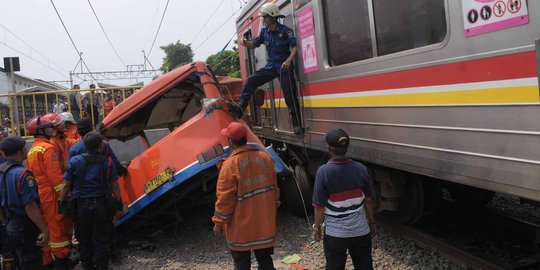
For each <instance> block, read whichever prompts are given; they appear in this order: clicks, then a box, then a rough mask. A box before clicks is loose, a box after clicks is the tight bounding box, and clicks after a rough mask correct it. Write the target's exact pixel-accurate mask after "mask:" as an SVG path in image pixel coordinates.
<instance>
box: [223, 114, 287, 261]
mask: <svg viewBox="0 0 540 270" xmlns="http://www.w3.org/2000/svg"><path fill="white" fill-rule="evenodd" d="M221 134H222V135H224V136H227V138H228V139H229V146H230V147H231V148H232V153H231V154H230V155H229V157H228V158H227V159H226V160H225V161H223V163H221V168H220V171H219V178H218V182H217V189H216V197H217V201H216V206H215V212H214V216H213V217H212V221H213V222H214V224H215V225H214V234H216V235H221V234H222V232H225V238H226V239H227V242H228V243H229V248H230V249H231V255H232V257H233V259H234V267H235V268H234V269H239V270H243V269H251V251H253V253H255V257H256V259H257V262H258V264H259V269H263V270H266V269H274V263H273V261H272V256H271V255H272V254H273V253H274V242H275V235H276V211H277V208H278V207H279V189H278V186H277V180H276V170H275V168H274V163H273V161H272V158H271V157H270V155H268V154H267V153H265V152H264V151H261V150H259V149H258V148H254V147H249V146H247V144H246V143H247V128H246V127H245V126H244V125H243V124H241V123H238V122H233V123H231V124H229V126H228V127H227V128H226V129H223V130H222V131H221Z"/></svg>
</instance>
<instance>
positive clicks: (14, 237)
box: [4, 216, 42, 270]
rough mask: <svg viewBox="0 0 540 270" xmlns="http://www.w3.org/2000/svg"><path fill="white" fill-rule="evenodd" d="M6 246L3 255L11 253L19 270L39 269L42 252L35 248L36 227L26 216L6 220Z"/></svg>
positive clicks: (37, 231)
mask: <svg viewBox="0 0 540 270" xmlns="http://www.w3.org/2000/svg"><path fill="white" fill-rule="evenodd" d="M5 233H6V240H7V241H8V244H7V245H4V248H5V249H6V250H5V251H4V255H6V254H9V253H11V254H12V255H14V257H15V263H16V265H17V269H19V270H28V269H29V270H33V269H41V266H42V263H41V260H42V251H41V248H40V247H38V246H36V241H37V237H38V235H39V233H40V232H39V229H38V227H37V226H36V225H35V224H34V222H32V220H30V218H28V217H26V216H13V217H10V218H8V221H7V224H6V227H5ZM8 249H9V250H8Z"/></svg>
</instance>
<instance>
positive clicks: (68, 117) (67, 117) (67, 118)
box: [58, 112, 75, 123]
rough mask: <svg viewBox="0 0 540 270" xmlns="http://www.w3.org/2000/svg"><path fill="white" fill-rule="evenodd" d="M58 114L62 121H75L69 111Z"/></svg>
mask: <svg viewBox="0 0 540 270" xmlns="http://www.w3.org/2000/svg"><path fill="white" fill-rule="evenodd" d="M58 116H60V118H62V120H64V122H71V123H75V118H73V114H71V113H70V112H63V113H61V114H59V115H58Z"/></svg>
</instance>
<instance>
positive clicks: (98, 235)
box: [64, 143, 118, 269]
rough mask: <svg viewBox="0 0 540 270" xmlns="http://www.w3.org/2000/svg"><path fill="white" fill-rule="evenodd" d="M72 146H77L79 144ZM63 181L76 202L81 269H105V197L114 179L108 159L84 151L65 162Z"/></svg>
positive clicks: (107, 217)
mask: <svg viewBox="0 0 540 270" xmlns="http://www.w3.org/2000/svg"><path fill="white" fill-rule="evenodd" d="M76 145H79V147H81V143H77V144H76ZM82 146H84V144H82ZM74 147H75V146H74ZM75 150H77V151H80V150H81V148H76V149H75ZM84 150H86V148H84ZM70 151H71V150H70ZM86 151H87V150H86ZM64 179H65V180H66V181H71V182H72V190H71V194H72V198H73V199H74V200H76V201H77V203H76V204H77V210H76V213H75V235H76V237H77V239H78V240H79V253H80V258H81V262H82V263H83V266H85V267H90V265H92V266H93V269H108V263H109V251H110V245H111V236H112V230H113V227H112V215H111V214H110V212H109V209H108V208H107V205H106V201H105V196H106V195H107V194H110V193H111V188H110V184H111V183H113V182H114V181H117V180H118V175H117V173H116V168H115V166H113V162H112V158H110V157H105V155H103V154H101V153H97V152H88V151H87V153H84V154H81V155H75V156H73V157H72V158H70V159H69V162H68V166H67V169H66V173H65V174H64ZM85 269H86V268H85Z"/></svg>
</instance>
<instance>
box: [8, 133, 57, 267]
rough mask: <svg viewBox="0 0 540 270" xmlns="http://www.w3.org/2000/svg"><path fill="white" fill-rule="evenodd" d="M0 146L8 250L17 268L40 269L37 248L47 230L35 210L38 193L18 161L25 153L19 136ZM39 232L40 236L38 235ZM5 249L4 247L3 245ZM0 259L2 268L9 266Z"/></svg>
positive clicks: (39, 250) (28, 174)
mask: <svg viewBox="0 0 540 270" xmlns="http://www.w3.org/2000/svg"><path fill="white" fill-rule="evenodd" d="M0 148H1V149H2V151H3V152H4V153H5V154H6V158H7V161H6V162H5V163H3V164H1V165H0V188H1V189H2V193H0V197H1V198H2V200H1V205H2V209H1V211H0V212H1V213H0V219H2V223H3V224H5V228H6V231H5V233H6V238H7V240H8V241H9V249H11V250H10V251H11V253H12V254H14V255H15V264H16V265H17V269H19V270H26V269H30V270H32V269H41V259H42V253H41V248H40V247H43V246H44V245H47V244H48V242H49V229H48V228H47V223H46V222H45V219H44V218H43V216H42V215H41V212H40V209H39V196H38V193H37V187H36V182H35V179H34V176H33V174H32V172H30V171H29V170H28V169H26V168H25V167H24V166H23V165H22V162H23V161H24V160H25V159H26V155H27V153H28V151H27V149H26V141H25V140H24V139H23V138H21V137H16V136H11V137H7V138H5V139H4V140H3V141H2V143H1V144H0ZM40 233H41V239H38V236H39V235H40ZM6 248H7V247H6ZM6 259H7V258H5V257H4V258H3V265H2V269H15V267H12V268H9V266H7V264H6Z"/></svg>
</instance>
